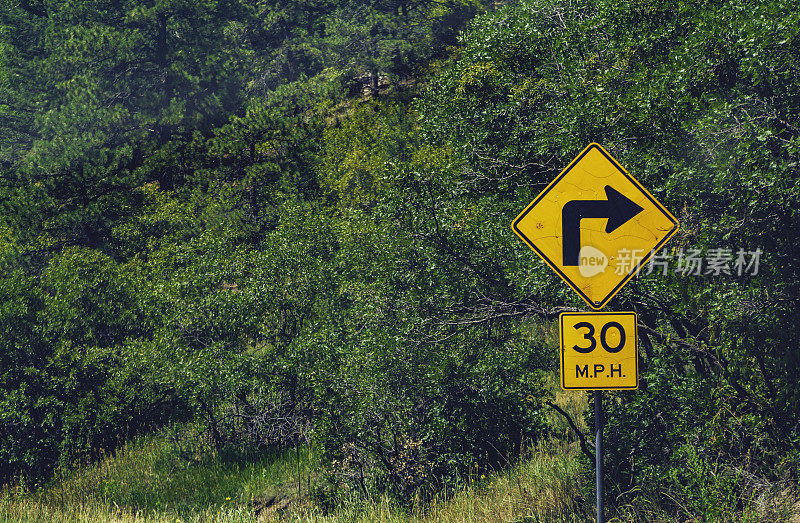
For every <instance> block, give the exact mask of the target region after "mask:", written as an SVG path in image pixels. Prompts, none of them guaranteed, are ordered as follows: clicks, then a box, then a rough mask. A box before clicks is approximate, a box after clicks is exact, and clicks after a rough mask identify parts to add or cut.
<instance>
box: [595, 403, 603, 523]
mask: <svg viewBox="0 0 800 523" xmlns="http://www.w3.org/2000/svg"><path fill="white" fill-rule="evenodd" d="M594 448H595V478H596V479H597V523H603V521H604V520H603V391H601V390H596V391H594Z"/></svg>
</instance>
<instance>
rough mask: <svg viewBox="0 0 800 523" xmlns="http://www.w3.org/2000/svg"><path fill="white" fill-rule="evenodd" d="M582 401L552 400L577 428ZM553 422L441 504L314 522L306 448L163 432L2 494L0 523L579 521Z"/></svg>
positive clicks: (570, 397) (573, 467)
mask: <svg viewBox="0 0 800 523" xmlns="http://www.w3.org/2000/svg"><path fill="white" fill-rule="evenodd" d="M585 400H586V398H585V396H584V395H582V394H569V393H559V394H558V398H557V401H558V403H559V404H560V405H561V406H562V408H564V409H565V410H567V411H568V412H570V413H571V414H572V415H573V416H574V417H575V418H576V419H577V420H579V422H581V421H582V416H581V415H580V412H581V411H582V409H583V408H585ZM553 421H554V422H555V424H556V426H557V427H558V430H557V434H556V435H555V437H554V438H553V440H552V441H549V442H546V443H542V444H540V445H539V447H537V448H536V449H533V450H532V452H531V456H530V458H529V459H528V460H527V461H525V462H524V463H523V464H522V465H520V466H519V467H516V468H514V469H512V470H510V471H506V472H497V473H495V474H490V475H489V476H487V477H480V478H473V479H472V480H471V481H470V482H469V483H468V484H467V485H465V486H464V488H463V489H461V490H460V491H459V492H458V493H457V494H456V495H455V496H453V497H451V498H450V499H436V500H434V501H433V502H429V503H427V504H425V506H417V507H415V508H413V509H411V510H405V511H404V510H402V509H401V508H399V507H397V506H396V505H395V504H393V503H392V502H391V501H390V500H388V499H385V498H383V499H374V500H369V501H363V500H356V499H354V500H353V501H352V502H350V503H345V504H344V505H343V507H342V508H340V509H339V510H337V511H336V512H335V513H333V514H330V515H323V513H322V511H321V510H320V509H319V508H318V507H316V506H314V505H313V503H312V502H310V501H309V496H308V482H309V481H311V482H312V483H313V482H314V481H315V479H316V478H317V477H318V476H319V474H318V472H317V471H316V469H317V464H316V461H315V459H314V456H313V455H311V453H310V452H309V450H308V449H303V450H302V451H301V452H300V453H299V454H298V453H296V452H295V451H293V450H286V451H280V452H277V451H276V452H274V453H272V454H261V455H259V456H210V455H205V456H204V457H202V458H201V459H197V458H195V457H190V456H197V455H198V454H197V453H196V452H192V449H190V448H187V442H188V441H189V440H187V439H183V440H182V439H181V438H179V437H176V435H178V434H180V432H178V431H175V430H172V431H165V432H163V433H161V434H158V435H153V436H150V437H147V438H142V439H139V440H136V441H134V442H131V443H129V444H128V445H127V446H126V447H125V448H124V449H123V450H122V451H121V452H119V453H118V454H117V455H116V456H108V457H107V458H106V459H104V460H103V461H102V462H101V463H98V464H95V465H91V466H85V467H82V468H79V469H78V470H76V471H73V472H71V473H66V474H63V475H57V476H56V478H55V479H53V480H52V481H51V482H50V483H48V484H47V485H41V486H40V485H36V486H31V487H33V488H30V489H25V488H23V487H21V486H15V487H6V488H4V489H3V490H2V491H0V522H4V521H41V522H60V521H64V522H66V521H70V522H71V521H120V522H134V521H170V522H174V521H185V522H190V521H215V522H234V521H253V520H254V519H259V520H271V519H275V517H276V516H281V519H283V520H294V521H330V522H340V521H376V522H378V521H380V522H390V521H398V522H399V521H514V520H522V518H523V517H525V516H527V517H528V518H529V519H526V520H525V521H553V520H561V521H582V520H586V519H587V517H588V514H590V513H591V504H589V503H588V502H587V501H586V499H585V498H586V496H585V495H584V491H585V490H586V488H590V486H588V487H587V485H582V484H581V481H582V480H581V479H580V474H579V468H580V461H579V459H576V456H577V454H578V451H577V447H576V445H575V444H574V443H565V442H564V439H563V436H564V435H566V434H568V430H569V428H568V427H567V425H566V423H563V424H562V422H561V420H559V419H558V418H554V420H553ZM184 430H185V429H184ZM187 458H188V459H187ZM298 478H302V479H301V485H300V486H299V489H298ZM298 492H299V495H298ZM268 504H269V505H271V506H269V507H266V505H268ZM256 514H257V518H256V517H254V516H256Z"/></svg>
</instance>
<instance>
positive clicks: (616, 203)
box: [561, 185, 644, 266]
mask: <svg viewBox="0 0 800 523" xmlns="http://www.w3.org/2000/svg"><path fill="white" fill-rule="evenodd" d="M605 189H606V198H607V199H606V200H572V201H571V202H567V203H566V204H565V205H564V208H563V209H562V210H561V235H562V237H563V249H564V266H567V265H580V260H579V257H580V252H581V220H582V219H584V218H608V222H607V223H606V233H611V232H614V231H615V230H617V229H618V228H619V227H620V226H622V225H623V224H624V223H625V222H627V221H628V220H630V219H631V218H633V217H634V216H636V215H637V214H639V213H640V212H642V211H643V210H644V209H643V208H642V207H639V206H638V205H636V204H635V203H634V202H632V201H631V200H629V199H628V198H626V197H625V196H624V195H622V194H620V193H619V192H618V191H616V190H615V189H614V188H613V187H611V186H610V185H606V187H605Z"/></svg>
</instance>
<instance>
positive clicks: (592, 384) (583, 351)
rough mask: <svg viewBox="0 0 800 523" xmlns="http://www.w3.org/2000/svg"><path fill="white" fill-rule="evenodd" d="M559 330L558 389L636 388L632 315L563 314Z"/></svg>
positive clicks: (599, 313) (636, 343)
mask: <svg viewBox="0 0 800 523" xmlns="http://www.w3.org/2000/svg"><path fill="white" fill-rule="evenodd" d="M559 330H560V333H561V336H560V338H561V388H563V389H568V390H569V389H583V390H624V389H636V388H638V387H639V363H638V341H637V336H636V313H635V312H564V313H562V314H561V315H560V316H559Z"/></svg>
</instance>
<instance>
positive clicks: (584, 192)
mask: <svg viewBox="0 0 800 523" xmlns="http://www.w3.org/2000/svg"><path fill="white" fill-rule="evenodd" d="M513 229H514V232H515V233H516V234H517V235H518V236H519V237H520V238H522V240H523V241H524V242H525V243H527V244H528V246H529V247H530V248H531V249H533V250H534V251H536V253H537V254H538V255H539V256H541V257H542V259H543V260H544V261H545V262H546V263H547V264H548V265H549V266H550V267H551V268H552V269H553V270H554V271H556V272H557V273H558V275H559V276H561V277H562V278H563V279H564V281H566V282H567V283H568V284H569V286H570V287H572V288H573V289H574V290H575V292H577V293H578V294H579V295H580V296H581V298H583V299H584V300H585V301H586V303H588V304H589V306H590V307H592V308H593V309H598V310H599V309H602V308H603V307H604V306H605V305H606V304H607V303H608V301H609V300H610V299H611V298H612V297H613V296H614V295H615V294H616V293H617V292H618V291H619V290H620V289H621V288H622V287H623V286H625V284H626V283H627V282H628V281H629V280H630V279H631V278H632V277H633V276H634V275H635V274H636V273H637V272H638V271H639V269H641V268H642V267H643V266H644V265H645V264H646V263H647V262H648V260H649V259H650V257H651V256H652V255H653V254H654V253H655V252H656V251H658V250H659V249H660V248H661V247H662V246H663V245H664V243H666V241H667V240H669V238H670V237H671V236H672V235H673V234H675V231H677V230H678V220H676V219H675V217H674V216H673V215H672V214H670V212H669V211H667V210H666V209H665V208H664V206H663V205H661V204H660V203H658V201H656V199H655V198H654V197H653V196H652V195H651V194H650V193H649V192H647V190H646V189H645V188H644V187H642V184H640V183H639V182H638V181H636V180H635V179H634V178H633V176H631V175H630V174H628V173H627V172H626V171H625V169H623V168H622V167H621V166H620V165H619V163H617V161H616V160H615V159H614V158H612V157H611V155H610V154H608V152H606V150H605V149H603V148H602V147H600V146H599V145H598V144H596V143H592V144H589V146H588V147H586V149H584V150H583V151H582V152H581V154H579V155H578V157H577V158H575V159H574V160H573V161H572V163H570V164H569V165H568V166H567V168H566V169H564V170H563V171H561V174H559V175H558V176H557V177H556V179H555V180H553V181H552V182H551V183H550V185H548V186H547V188H545V190H543V191H542V192H541V194H539V196H537V197H536V199H534V200H533V201H532V202H531V203H530V205H528V207H526V208H525V210H524V211H522V212H521V213H520V215H519V216H517V218H516V219H515V220H514V222H513Z"/></svg>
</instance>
